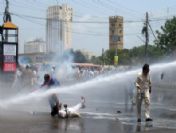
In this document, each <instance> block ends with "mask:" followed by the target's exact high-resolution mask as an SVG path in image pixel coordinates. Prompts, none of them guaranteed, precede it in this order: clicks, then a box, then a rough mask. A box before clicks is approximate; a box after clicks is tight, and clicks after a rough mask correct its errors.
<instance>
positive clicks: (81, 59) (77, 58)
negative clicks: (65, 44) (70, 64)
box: [74, 50, 88, 63]
mask: <svg viewBox="0 0 176 133" xmlns="http://www.w3.org/2000/svg"><path fill="white" fill-rule="evenodd" d="M74 62H77V63H86V62H88V59H87V58H86V57H85V55H84V54H83V53H82V52H81V51H79V50H77V51H75V52H74Z"/></svg>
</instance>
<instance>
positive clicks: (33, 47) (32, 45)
mask: <svg viewBox="0 0 176 133" xmlns="http://www.w3.org/2000/svg"><path fill="white" fill-rule="evenodd" d="M43 52H46V43H45V41H43V40H42V39H35V40H33V41H28V42H26V43H25V44H24V53H25V54H26V53H43Z"/></svg>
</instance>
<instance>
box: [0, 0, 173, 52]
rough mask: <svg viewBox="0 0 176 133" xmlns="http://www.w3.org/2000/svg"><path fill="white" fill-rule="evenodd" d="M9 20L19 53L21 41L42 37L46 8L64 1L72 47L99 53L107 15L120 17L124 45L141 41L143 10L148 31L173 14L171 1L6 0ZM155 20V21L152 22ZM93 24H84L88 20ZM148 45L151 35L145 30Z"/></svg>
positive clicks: (104, 44) (105, 44) (0, 3)
mask: <svg viewBox="0 0 176 133" xmlns="http://www.w3.org/2000/svg"><path fill="white" fill-rule="evenodd" d="M9 3H10V5H9V8H10V12H11V13H12V22H13V23H15V24H16V25H17V26H18V27H19V45H20V48H19V49H20V53H23V48H24V42H27V41H30V40H34V39H36V38H42V39H43V40H46V39H45V36H46V35H45V33H46V20H45V19H38V18H46V10H47V8H48V7H49V6H52V5H57V4H58V5H62V4H68V5H69V6H70V7H72V8H73V21H82V22H83V23H73V24H72V48H73V49H74V50H77V49H85V50H88V51H90V52H93V53H95V54H96V55H101V52H102V49H105V50H107V49H108V48H109V38H108V37H109V24H108V21H109V16H123V18H124V48H127V49H130V48H133V47H134V46H140V45H143V44H144V39H145V38H144V36H142V34H141V30H142V27H143V23H144V21H145V14H146V12H148V13H149V20H151V21H150V25H151V27H152V30H153V31H154V32H155V31H156V30H160V27H161V25H163V24H164V23H165V21H166V20H167V19H169V18H172V17H173V16H174V15H176V1H175V0H9ZM4 8H5V0H0V24H2V23H3V16H2V14H3V12H4ZM153 20H157V21H153ZM90 21H92V22H93V23H85V22H90ZM149 36H150V44H153V40H154V36H153V35H152V32H151V31H149Z"/></svg>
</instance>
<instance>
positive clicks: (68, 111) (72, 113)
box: [58, 97, 85, 118]
mask: <svg viewBox="0 0 176 133" xmlns="http://www.w3.org/2000/svg"><path fill="white" fill-rule="evenodd" d="M61 106H62V105H61ZM63 106H64V108H62V107H61V109H60V110H59V111H58V116H59V117H61V118H72V117H80V112H79V110H80V109H83V108H85V98H84V97H81V102H80V103H78V104H77V105H75V106H73V107H67V104H64V105H63Z"/></svg>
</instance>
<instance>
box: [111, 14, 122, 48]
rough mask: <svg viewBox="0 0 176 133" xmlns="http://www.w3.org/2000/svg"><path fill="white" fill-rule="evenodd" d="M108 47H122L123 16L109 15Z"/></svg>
mask: <svg viewBox="0 0 176 133" xmlns="http://www.w3.org/2000/svg"><path fill="white" fill-rule="evenodd" d="M109 49H123V17H121V16H111V17H109Z"/></svg>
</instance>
